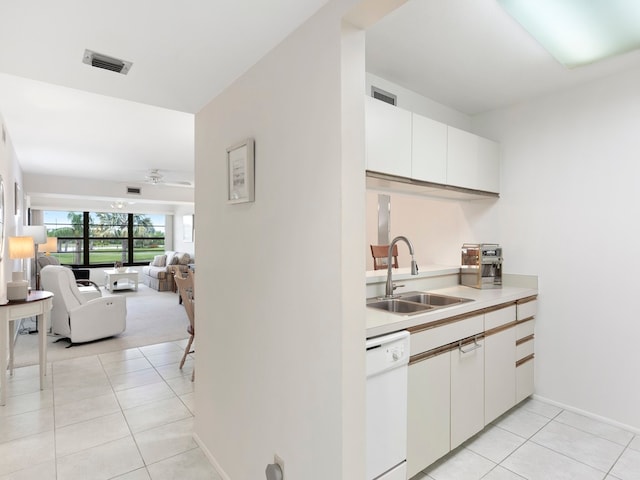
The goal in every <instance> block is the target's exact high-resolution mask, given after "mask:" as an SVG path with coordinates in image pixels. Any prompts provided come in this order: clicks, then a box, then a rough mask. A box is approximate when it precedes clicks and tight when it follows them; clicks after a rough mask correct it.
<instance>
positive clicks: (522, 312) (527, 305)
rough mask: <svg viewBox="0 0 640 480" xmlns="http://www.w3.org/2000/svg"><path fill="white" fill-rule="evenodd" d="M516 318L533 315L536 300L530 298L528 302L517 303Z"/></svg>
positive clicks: (536, 309) (534, 314)
mask: <svg viewBox="0 0 640 480" xmlns="http://www.w3.org/2000/svg"><path fill="white" fill-rule="evenodd" d="M517 310H518V320H524V319H525V318H529V317H535V316H536V313H537V311H538V301H537V300H531V301H529V302H524V303H518V305H517Z"/></svg>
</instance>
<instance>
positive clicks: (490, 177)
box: [447, 127, 500, 193]
mask: <svg viewBox="0 0 640 480" xmlns="http://www.w3.org/2000/svg"><path fill="white" fill-rule="evenodd" d="M447 183H448V184H449V185H454V186H456V187H464V188H472V189H474V190H482V191H485V192H496V193H498V192H499V191H500V148H499V145H498V144H497V143H496V142H493V141H491V140H489V139H486V138H482V137H479V136H478V135H475V134H473V133H470V132H465V131H464V130H460V129H458V128H454V127H447Z"/></svg>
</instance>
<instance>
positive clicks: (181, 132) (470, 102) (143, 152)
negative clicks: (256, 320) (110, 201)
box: [0, 0, 640, 202]
mask: <svg viewBox="0 0 640 480" xmlns="http://www.w3.org/2000/svg"><path fill="white" fill-rule="evenodd" d="M326 1H327V0H269V1H268V2H267V1H264V0H189V1H188V2H181V3H177V2H175V1H173V0H171V1H170V0H136V1H134V2H131V1H124V0H113V1H111V2H108V3H105V2H99V1H97V0H89V1H86V0H85V1H80V0H59V1H57V2H51V1H49V0H32V1H29V2H17V1H10V0H0V114H1V115H2V116H3V117H4V121H5V125H6V128H7V131H8V133H9V135H10V137H11V139H12V142H13V144H14V148H15V150H16V153H17V155H18V158H19V161H20V163H21V167H22V169H23V171H24V172H25V174H26V175H27V176H28V175H30V174H31V175H33V174H36V173H38V174H41V175H56V176H66V177H79V178H87V179H100V180H108V181H112V182H126V183H133V182H143V181H144V179H145V176H146V174H147V173H148V171H149V170H150V169H153V168H157V169H160V170H161V173H163V174H164V175H165V179H166V180H168V181H193V167H194V145H193V140H194V138H193V137H194V125H193V123H194V113H196V112H198V111H199V110H200V109H201V108H202V107H203V106H204V105H206V104H207V103H208V102H209V101H210V100H211V99H212V98H214V97H215V96H216V95H217V94H219V93H220V92H221V91H222V90H224V88H225V87H227V86H228V85H229V84H231V83H232V82H233V81H234V80H235V79H236V78H237V77H239V76H240V75H241V74H242V73H243V72H245V71H246V70H247V69H248V68H250V67H251V66H252V65H253V64H254V63H255V62H256V61H257V60H259V59H260V58H261V57H262V56H263V55H264V54H265V53H267V52H268V51H269V50H270V49H272V48H273V47H274V46H275V45H277V44H278V43H279V42H280V41H281V40H282V39H284V38H285V37H286V36H287V35H288V34H289V33H290V32H291V31H293V30H294V29H295V28H296V27H297V26H298V25H299V24H301V23H302V22H303V21H304V20H305V19H306V18H308V17H309V16H311V15H312V14H313V13H314V12H315V11H317V10H318V9H319V8H320V7H321V6H322V5H323V4H324V3H326ZM86 48H89V49H92V50H94V51H97V52H99V53H103V54H107V55H111V56H114V57H118V58H122V59H124V60H128V61H131V62H133V66H132V68H131V70H130V72H129V74H128V75H126V76H124V75H120V74H116V73H113V72H109V71H106V70H100V69H95V68H92V67H90V66H88V65H86V64H84V63H82V57H83V53H84V50H85V49H86ZM637 65H640V55H639V54H638V52H633V53H630V54H627V55H624V56H620V57H617V58H615V59H611V60H608V61H604V62H601V63H598V64H597V65H590V66H586V67H581V68H579V69H575V70H567V69H565V68H564V67H562V66H561V65H559V64H558V63H557V62H556V61H555V60H554V59H553V58H552V57H551V56H550V55H549V54H548V53H547V52H546V51H544V50H543V49H542V48H541V47H540V46H539V45H538V44H537V43H536V42H535V41H534V40H532V39H531V38H530V37H529V36H528V34H526V33H525V32H524V31H523V30H522V29H521V27H520V26H519V25H517V24H516V23H515V22H514V21H513V20H511V18H510V17H508V16H507V15H506V14H505V13H504V12H503V11H502V10H501V9H500V8H499V7H498V5H497V4H496V1H495V0H473V1H471V0H409V1H408V2H407V3H406V5H404V6H403V7H401V8H399V9H398V10H397V11H395V12H393V13H392V14H391V15H389V16H388V17H386V18H385V19H383V20H382V21H380V22H379V23H378V24H376V25H375V26H374V27H372V28H371V29H370V30H369V31H368V32H367V70H368V71H369V72H371V73H373V74H375V75H378V76H380V77H383V78H386V79H387V80H390V81H392V82H395V83H397V84H400V85H402V86H404V87H406V88H409V89H411V90H414V91H416V92H418V93H421V94H423V95H425V96H427V97H429V98H431V99H433V100H436V101H438V102H440V103H442V104H445V105H448V106H450V107H452V108H454V109H456V110H458V111H461V112H464V113H467V114H475V113H478V112H483V111H487V110H491V109H495V108H498V107H501V106H504V105H508V104H513V103H516V102H519V101H521V100H523V99H526V98H531V97H534V96H537V95H542V94H544V93H547V92H550V91H554V90H558V89H563V88H570V87H571V86H573V85H576V84H579V83H581V82H586V81H589V80H591V79H595V78H598V77H601V76H605V75H611V74H613V73H616V72H619V71H622V70H624V69H627V68H630V67H634V66H637ZM27 193H31V194H33V195H35V194H36V193H37V192H27ZM73 201H74V202H77V201H78V200H77V198H74V200H73Z"/></svg>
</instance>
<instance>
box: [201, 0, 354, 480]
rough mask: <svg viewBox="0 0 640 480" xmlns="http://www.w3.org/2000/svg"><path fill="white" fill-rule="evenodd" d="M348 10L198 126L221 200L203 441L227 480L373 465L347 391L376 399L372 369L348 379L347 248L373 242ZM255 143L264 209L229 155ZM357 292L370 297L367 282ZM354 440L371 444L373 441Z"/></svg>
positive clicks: (209, 213) (209, 238) (207, 286)
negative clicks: (241, 189) (238, 195)
mask: <svg viewBox="0 0 640 480" xmlns="http://www.w3.org/2000/svg"><path fill="white" fill-rule="evenodd" d="M346 3H349V2H346V1H333V2H330V3H329V4H327V5H326V6H325V7H323V9H321V10H320V11H319V12H318V13H316V14H315V15H314V16H313V17H312V18H311V19H310V20H308V21H307V22H306V23H305V24H303V25H302V26H301V27H300V28H298V30H296V31H295V32H294V33H293V34H292V35H291V36H289V37H288V38H287V39H285V40H284V41H283V42H282V43H281V44H280V45H279V46H277V47H276V48H275V49H274V50H272V51H271V52H270V53H268V54H267V55H266V56H265V57H263V58H262V59H261V60H260V61H259V62H258V63H257V64H256V65H254V66H253V67H252V68H251V69H250V70H249V71H248V72H246V73H245V74H244V75H243V76H242V77H241V78H240V79H238V80H237V81H235V82H234V83H233V84H232V85H231V86H230V87H228V88H227V89H226V90H225V91H224V92H223V93H222V94H221V95H219V96H218V97H216V98H215V99H214V100H213V101H212V102H211V103H210V104H208V105H207V106H206V107H205V108H204V109H203V110H202V111H201V112H199V113H198V114H197V116H196V164H195V172H196V178H198V179H201V183H202V184H205V185H207V186H208V188H206V189H197V191H196V203H195V205H196V208H195V209H196V211H195V215H196V221H197V229H196V242H197V243H198V245H199V248H198V273H197V286H196V290H197V291H198V292H204V294H200V293H198V294H197V297H198V305H197V309H196V322H197V325H198V337H197V340H196V341H197V344H198V347H197V348H198V355H197V358H196V382H197V386H196V389H195V403H196V409H197V414H196V418H197V421H196V424H195V435H196V438H197V439H198V442H199V444H200V445H201V446H202V447H203V449H204V450H205V452H207V454H208V455H209V458H211V459H212V461H213V462H214V464H215V465H216V466H217V468H218V469H219V471H220V472H221V474H222V475H223V477H224V478H228V479H233V480H236V479H237V480H243V479H249V478H255V479H257V478H264V471H265V467H266V465H267V464H269V463H273V460H274V454H278V455H279V456H280V457H281V458H282V459H283V460H284V462H285V466H286V468H285V478H291V479H295V478H304V479H309V480H316V479H317V480H320V479H323V480H324V479H329V478H331V479H340V478H342V472H343V471H360V472H362V476H364V458H363V457H364V455H362V456H360V455H358V454H356V455H345V454H344V453H343V437H342V435H343V425H344V421H345V420H344V419H345V417H348V416H350V415H353V416H363V415H364V414H363V412H362V404H361V403H360V404H358V405H357V406H356V405H353V406H348V407H347V408H346V409H345V408H344V406H343V396H344V392H345V388H353V389H354V390H355V391H356V393H357V394H358V395H360V396H361V397H362V398H364V376H365V375H364V368H363V362H362V360H361V359H360V360H356V364H358V365H362V368H360V369H356V370H353V369H352V370H348V369H347V370H348V372H349V375H352V377H349V378H345V372H344V370H345V369H344V367H345V364H347V363H348V362H349V361H350V358H346V357H345V355H348V353H345V351H347V352H353V351H356V350H357V352H358V353H357V355H360V354H362V356H363V355H364V354H363V347H364V305H363V304H362V297H359V296H358V298H352V297H349V298H344V295H343V292H344V290H345V289H344V285H343V282H345V281H350V280H345V279H344V278H343V276H342V271H343V260H342V258H343V255H346V254H352V255H353V254H356V255H357V254H358V252H359V249H358V252H356V251H355V248H356V247H353V248H351V249H347V252H346V253H345V252H343V239H344V238H345V237H347V236H349V235H353V236H354V238H355V239H356V241H357V243H358V244H360V245H361V241H362V240H361V239H362V238H363V236H364V231H363V229H362V228H361V227H362V223H357V224H355V225H352V226H349V225H345V223H344V222H343V215H344V209H347V210H350V209H351V207H350V205H349V201H350V200H349V198H345V197H344V196H343V188H344V186H343V171H342V167H343V165H342V162H343V153H342V127H343V126H342V122H341V115H342V112H341V108H342V104H341V96H340V92H341V43H340V42H341V22H340V19H341V18H342V15H343V9H342V7H341V5H343V4H346ZM361 108H362V110H361V117H360V118H361V119H362V118H364V117H363V115H364V113H363V112H364V107H363V106H362V107H361ZM249 137H250V138H253V139H254V140H255V202H253V203H247V204H236V205H230V204H228V203H227V186H228V184H227V179H228V174H227V156H226V149H227V148H228V147H231V146H233V145H236V144H238V143H239V142H241V141H243V140H244V139H246V138H249ZM363 138H364V137H363ZM362 143H363V141H362ZM354 161H360V162H361V164H360V166H359V167H356V169H357V168H359V172H360V173H361V174H362V176H361V177H360V182H359V183H358V184H356V185H355V186H354V187H353V188H354V189H356V190H355V192H354V193H353V195H356V196H359V198H360V200H359V203H358V204H357V205H356V206H354V207H353V208H355V209H359V210H358V211H359V213H360V214H362V213H363V212H362V210H363V209H364V203H363V202H364V182H363V177H364V168H363V167H364V161H363V158H359V159H355V160H354ZM358 189H359V190H358ZM351 213H352V214H354V212H351ZM355 213H358V212H355ZM345 229H346V230H345ZM360 258H362V257H360ZM360 265H361V268H364V265H363V262H362V263H360ZM360 271H361V270H360ZM349 278H357V280H356V283H357V285H352V286H351V287H353V288H352V290H358V291H361V292H362V294H364V279H363V277H362V276H361V275H357V276H355V275H354V276H352V277H349ZM351 281H352V280H351ZM344 302H347V303H349V304H350V305H351V304H353V305H355V304H356V303H357V305H358V307H357V308H356V307H352V309H353V310H354V311H357V312H359V316H357V317H356V318H344V317H343V312H344V311H345V310H344V309H343V308H344V307H343V304H344ZM344 322H356V324H357V325H359V328H356V330H357V331H358V336H357V337H354V338H348V339H345V334H344V333H343V327H344ZM345 343H348V346H347V347H348V348H346V349H345V348H344V347H345V345H344V344H345ZM345 385H346V386H345ZM350 385H353V387H351V386H350ZM361 424H362V425H364V420H363V421H362V422H361ZM354 435H356V436H358V438H359V439H360V440H361V441H360V444H362V443H363V442H364V431H360V432H356V433H354ZM345 463H347V464H352V465H355V466H354V467H353V468H351V467H349V468H345V467H344V464H345ZM360 478H361V477H360Z"/></svg>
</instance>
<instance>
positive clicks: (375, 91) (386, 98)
mask: <svg viewBox="0 0 640 480" xmlns="http://www.w3.org/2000/svg"><path fill="white" fill-rule="evenodd" d="M371 96H372V97H373V98H375V99H378V100H381V101H383V102H385V103H388V104H389V105H396V104H397V101H398V96H397V95H394V94H393V93H389V92H385V91H384V90H382V89H381V88H378V87H374V86H373V85H372V86H371Z"/></svg>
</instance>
